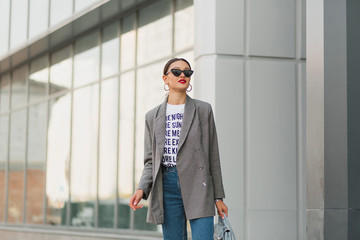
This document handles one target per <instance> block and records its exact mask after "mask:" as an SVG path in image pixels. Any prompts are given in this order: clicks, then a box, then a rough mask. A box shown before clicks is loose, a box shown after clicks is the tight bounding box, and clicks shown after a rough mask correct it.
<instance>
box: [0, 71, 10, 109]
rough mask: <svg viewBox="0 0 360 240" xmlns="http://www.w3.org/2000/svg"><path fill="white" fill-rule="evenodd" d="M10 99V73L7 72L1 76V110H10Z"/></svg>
mask: <svg viewBox="0 0 360 240" xmlns="http://www.w3.org/2000/svg"><path fill="white" fill-rule="evenodd" d="M9 100H10V75H9V74H6V75H3V76H1V78H0V112H1V113H4V112H7V111H9Z"/></svg>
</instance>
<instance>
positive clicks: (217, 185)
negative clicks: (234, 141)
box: [208, 105, 225, 199]
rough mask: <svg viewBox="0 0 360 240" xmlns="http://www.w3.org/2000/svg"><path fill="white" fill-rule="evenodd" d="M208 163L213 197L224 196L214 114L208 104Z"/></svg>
mask: <svg viewBox="0 0 360 240" xmlns="http://www.w3.org/2000/svg"><path fill="white" fill-rule="evenodd" d="M208 123H209V151H210V152H209V163H210V172H211V175H212V179H213V186H214V195H215V196H214V198H215V199H216V198H225V191H224V186H223V181H222V175H221V165H220V155H219V146H218V139H217V133H216V126H215V120H214V114H213V111H212V108H211V105H209V120H208Z"/></svg>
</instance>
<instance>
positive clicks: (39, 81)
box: [29, 55, 49, 102]
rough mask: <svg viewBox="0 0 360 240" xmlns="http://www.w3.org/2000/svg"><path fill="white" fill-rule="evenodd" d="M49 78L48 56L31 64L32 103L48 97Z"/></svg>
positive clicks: (30, 90) (30, 91)
mask: <svg viewBox="0 0 360 240" xmlns="http://www.w3.org/2000/svg"><path fill="white" fill-rule="evenodd" d="M48 78H49V68H48V56H47V55H45V56H42V57H40V58H38V59H36V60H34V61H32V62H31V63H30V76H29V97H30V102H32V101H36V100H39V99H41V98H44V97H45V96H46V91H47V86H48Z"/></svg>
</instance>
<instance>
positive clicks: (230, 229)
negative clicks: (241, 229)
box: [219, 213, 236, 240]
mask: <svg viewBox="0 0 360 240" xmlns="http://www.w3.org/2000/svg"><path fill="white" fill-rule="evenodd" d="M223 215H224V219H222V218H221V217H220V216H219V220H220V222H222V223H223V224H224V226H226V228H228V229H229V231H230V234H231V235H232V239H234V240H236V238H235V234H234V230H233V229H232V227H231V225H230V222H229V219H228V218H227V217H226V215H225V213H224V214H223Z"/></svg>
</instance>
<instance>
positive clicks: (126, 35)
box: [120, 14, 136, 71]
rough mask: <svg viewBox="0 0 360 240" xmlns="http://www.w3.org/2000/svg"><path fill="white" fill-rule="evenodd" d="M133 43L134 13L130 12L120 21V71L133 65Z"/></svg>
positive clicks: (134, 41)
mask: <svg viewBox="0 0 360 240" xmlns="http://www.w3.org/2000/svg"><path fill="white" fill-rule="evenodd" d="M135 43H136V35H135V14H132V15H129V16H126V17H125V18H123V19H122V21H121V51H120V54H121V60H120V64H121V66H120V67H121V71H125V70H128V69H130V68H133V67H134V66H135Z"/></svg>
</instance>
